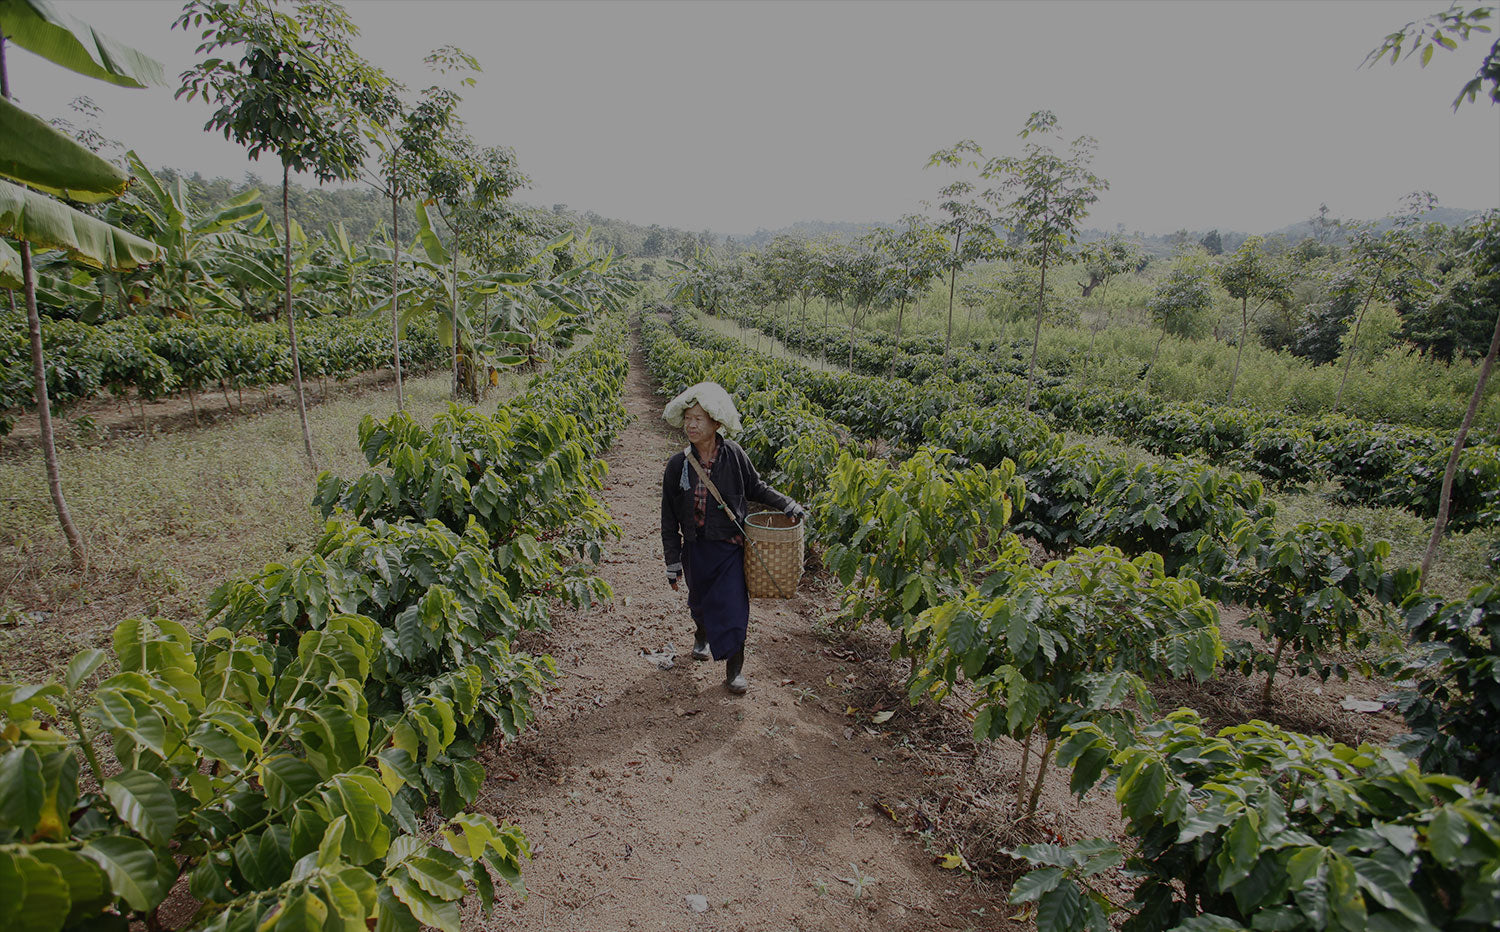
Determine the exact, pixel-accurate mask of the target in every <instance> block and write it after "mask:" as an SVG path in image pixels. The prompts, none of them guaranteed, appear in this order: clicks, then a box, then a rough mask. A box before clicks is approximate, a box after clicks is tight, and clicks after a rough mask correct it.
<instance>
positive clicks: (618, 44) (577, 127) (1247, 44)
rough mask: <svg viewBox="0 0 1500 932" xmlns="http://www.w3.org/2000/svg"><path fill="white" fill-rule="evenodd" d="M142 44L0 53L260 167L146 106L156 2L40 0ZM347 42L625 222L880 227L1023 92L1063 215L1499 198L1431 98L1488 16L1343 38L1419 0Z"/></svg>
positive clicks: (119, 131)
mask: <svg viewBox="0 0 1500 932" xmlns="http://www.w3.org/2000/svg"><path fill="white" fill-rule="evenodd" d="M55 2H56V5H57V6H58V7H59V8H61V9H64V10H66V11H68V12H71V13H72V14H73V15H75V16H78V17H79V18H81V19H83V20H85V21H86V22H88V23H90V24H91V25H93V26H95V27H96V28H98V29H100V30H101V31H104V32H106V33H108V34H110V35H111V36H113V37H114V38H116V39H118V40H120V41H123V42H125V43H127V44H129V45H132V46H134V47H136V48H138V49H140V50H142V51H144V52H146V53H148V54H150V55H153V56H154V57H156V58H157V59H158V60H160V61H161V62H162V63H163V64H164V65H165V66H166V70H167V73H168V76H169V78H170V79H171V81H172V83H173V85H174V86H173V87H171V88H152V89H149V90H133V91H131V90H122V89H116V88H113V87H110V86H108V85H105V84H102V83H99V82H94V81H90V80H88V79H85V78H81V77H78V76H75V75H72V74H70V73H67V72H63V71H62V70H61V69H58V68H56V67H55V66H52V65H50V64H47V63H44V62H41V61H40V60H38V59H36V58H35V57H34V56H31V55H30V54H29V53H26V52H24V51H21V50H15V51H14V52H13V54H11V55H9V56H8V60H9V65H10V75H11V88H12V92H13V93H14V94H16V95H17V96H18V98H19V99H20V100H21V102H22V103H23V104H25V105H26V106H28V107H29V108H30V109H32V110H34V111H36V112H39V113H41V114H42V115H44V116H49V117H50V116H54V115H58V114H63V113H66V111H67V103H68V101H69V100H70V99H71V98H72V97H74V96H75V95H78V94H88V95H89V96H91V97H92V98H93V99H94V100H95V101H96V102H97V103H99V104H100V105H101V106H103V107H104V108H105V110H106V112H107V115H106V117H105V118H104V120H103V121H102V123H101V125H100V129H102V130H103V132H105V134H106V135H109V136H111V137H113V138H116V139H119V140H121V141H123V142H124V143H126V144H127V145H129V146H132V147H134V148H136V149H137V150H138V151H139V152H140V153H141V155H142V157H143V158H144V159H145V160H146V162H147V163H148V164H150V165H153V166H159V165H170V166H173V167H176V168H180V169H183V170H187V171H195V170H196V171H200V172H202V173H203V174H205V175H209V176H214V175H223V176H227V177H230V178H235V179H238V178H239V177H240V176H241V175H243V173H244V172H245V171H246V169H247V168H248V169H250V170H253V171H255V172H256V173H258V174H259V175H261V176H262V177H264V178H268V179H279V175H280V171H279V166H277V165H274V164H271V163H268V162H266V161H262V162H260V163H258V164H257V163H251V162H249V161H248V160H247V159H246V157H245V155H244V150H243V149H241V148H240V147H239V146H236V145H233V144H232V143H228V142H226V141H224V139H223V138H222V137H219V136H214V135H212V134H208V133H205V132H204V131H203V123H204V121H205V119H206V118H207V115H208V111H207V109H206V108H205V107H203V106H202V105H201V104H190V103H185V102H182V101H176V100H174V99H173V97H172V94H173V91H174V90H175V84H176V75H177V74H178V73H180V72H181V71H182V70H183V69H184V68H186V67H187V66H188V65H189V64H191V63H192V62H193V60H194V52H193V50H194V48H195V47H196V44H197V41H196V36H190V35H188V34H185V33H184V32H182V31H181V30H172V29H170V28H169V27H170V25H171V22H172V20H173V18H174V17H175V15H176V13H177V12H178V10H179V9H180V6H181V5H180V4H179V3H175V2H146V0H112V2H97V0H88V2H84V0H55ZM346 5H347V6H348V8H349V9H350V11H351V13H352V14H353V17H354V19H355V20H356V21H357V22H358V23H359V26H360V28H361V36H360V38H359V40H358V45H357V50H358V51H359V52H360V53H361V54H363V55H364V56H365V57H366V58H368V59H370V60H371V61H373V62H374V63H375V64H377V65H379V66H381V67H382V68H384V69H386V70H387V71H388V72H390V73H391V74H392V75H393V76H395V77H397V78H398V79H400V80H402V81H404V82H406V83H407V84H409V85H411V86H414V87H422V86H425V85H427V84H429V83H432V79H431V77H430V75H428V73H427V72H426V71H425V69H424V66H423V65H422V57H423V56H424V55H425V54H426V52H427V51H429V50H430V49H432V48H434V47H437V46H440V45H445V44H457V45H459V46H461V47H463V48H464V49H465V50H467V51H469V52H471V53H472V54H474V55H475V56H476V57H477V58H479V59H480V61H481V62H482V63H483V66H484V73H483V74H482V75H481V76H480V77H479V83H478V86H477V87H475V88H472V89H469V90H467V91H465V102H464V105H463V111H462V112H463V115H464V117H465V119H466V121H467V123H468V125H469V128H470V130H471V132H472V134H473V135H474V137H475V138H476V139H477V140H478V141H479V142H481V143H483V144H503V145H508V146H512V147H514V148H515V149H516V151H517V154H518V155H519V158H520V163H521V166H522V168H523V169H524V170H525V171H526V172H527V173H528V174H530V175H531V177H532V179H533V186H532V188H531V189H530V190H528V191H525V192H523V193H522V195H521V198H522V199H523V200H526V201H528V202H531V203H536V204H542V205H551V204H554V203H565V204H567V205H568V206H569V207H572V208H574V209H575V210H580V211H583V210H593V211H597V212H599V213H600V214H603V215H605V216H611V217H619V218H622V219H626V220H631V221H634V222H637V223H643V224H649V223H661V224H664V225H669V226H676V227H683V228H687V229H692V230H702V229H711V230H714V231H715V232H720V233H749V232H753V231H754V230H756V229H758V228H767V229H776V228H779V227H782V226H786V225H788V224H791V223H793V222H795V221H798V220H852V221H888V220H894V219H896V218H898V217H899V216H901V215H902V214H905V213H908V212H911V211H914V210H918V209H920V204H921V201H922V200H923V199H931V198H933V196H934V193H935V191H936V189H937V188H938V187H939V186H940V185H941V184H942V183H943V182H944V181H945V177H944V176H942V175H940V173H939V171H938V170H936V169H931V170H924V169H923V165H924V164H925V163H926V160H927V157H928V156H929V155H930V154H931V153H932V152H933V151H935V150H937V149H939V148H943V147H945V146H948V145H951V144H953V143H954V142H957V141H958V140H960V139H964V138H972V139H974V140H976V141H977V142H979V143H980V144H981V145H982V146H983V147H984V150H985V153H986V154H987V155H998V154H1018V153H1019V147H1020V145H1021V143H1020V140H1018V139H1017V137H1016V133H1017V132H1018V131H1019V130H1020V128H1021V126H1022V125H1023V123H1024V122H1025V120H1026V117H1027V114H1029V113H1030V112H1031V111H1033V110H1038V109H1049V110H1052V111H1054V112H1055V113H1056V114H1057V115H1058V118H1059V120H1060V127H1061V130H1062V132H1063V133H1064V134H1065V135H1066V136H1068V137H1069V138H1071V137H1073V136H1077V135H1082V134H1088V135H1091V136H1094V137H1095V138H1097V139H1098V141H1099V151H1098V155H1097V157H1096V159H1095V162H1094V169H1095V171H1096V172H1097V173H1098V174H1100V175H1102V176H1103V177H1104V178H1106V179H1108V181H1109V183H1110V190H1109V191H1107V192H1105V193H1104V195H1103V196H1102V197H1101V198H1100V200H1099V202H1098V203H1097V204H1096V205H1095V207H1094V209H1093V212H1092V213H1091V215H1090V217H1089V219H1088V220H1087V221H1086V224H1087V225H1089V226H1097V227H1100V228H1104V229H1112V228H1114V227H1115V225H1116V224H1124V226H1125V227H1126V229H1131V230H1134V229H1140V230H1144V231H1147V232H1167V231H1171V230H1175V229H1178V228H1180V227H1186V228H1189V229H1194V230H1200V229H1201V230H1206V229H1209V228H1212V227H1218V228H1220V229H1224V230H1231V229H1232V230H1241V231H1246V232H1265V231H1268V230H1270V229H1274V228H1276V227H1279V226H1282V225H1284V224H1287V223H1291V222H1294V221H1296V220H1300V219H1304V218H1306V217H1307V216H1308V215H1310V214H1311V213H1313V212H1314V211H1315V210H1316V209H1317V207H1318V204H1319V203H1323V202H1326V203H1327V204H1328V207H1329V209H1330V211H1331V212H1332V214H1333V215H1334V216H1338V217H1356V218H1373V217H1378V216H1382V215H1384V214H1386V213H1389V212H1391V211H1393V210H1394V209H1396V208H1397V206H1398V200H1399V199H1400V197H1401V196H1402V195H1403V194H1406V193H1408V192H1411V191H1414V190H1430V191H1432V192H1433V193H1434V194H1436V195H1437V196H1438V198H1439V200H1440V201H1441V203H1442V204H1444V205H1447V206H1452V207H1463V208H1473V209H1483V208H1489V207H1496V206H1500V106H1494V105H1491V104H1490V103H1489V102H1488V101H1487V100H1485V99H1484V98H1482V97H1481V98H1480V99H1479V101H1478V102H1476V103H1474V104H1465V105H1464V106H1463V107H1461V108H1460V109H1459V111H1458V112H1457V113H1456V114H1455V113H1454V112H1453V110H1452V109H1451V107H1450V103H1451V101H1452V100H1453V97H1454V96H1455V94H1456V93H1457V90H1458V88H1459V87H1460V86H1462V84H1463V83H1464V82H1465V81H1466V80H1468V78H1470V77H1471V76H1472V75H1473V74H1474V72H1475V71H1476V70H1477V68H1478V65H1479V62H1480V60H1481V59H1482V58H1483V55H1484V53H1485V51H1486V50H1487V49H1488V47H1489V45H1490V43H1491V42H1492V41H1493V38H1494V36H1493V34H1492V35H1490V36H1485V37H1476V38H1474V39H1471V40H1470V41H1469V42H1468V43H1467V44H1464V45H1460V46H1459V49H1458V50H1457V51H1456V52H1448V53H1443V52H1439V53H1438V55H1436V56H1435V57H1434V59H1433V62H1432V64H1431V65H1429V66H1428V68H1426V69H1425V70H1423V69H1420V68H1418V67H1417V64H1416V62H1415V61H1409V62H1405V63H1403V64H1401V65H1399V66H1396V67H1391V66H1388V65H1384V64H1382V65H1380V66H1378V67H1376V68H1373V69H1370V68H1366V69H1361V68H1359V65H1360V63H1361V61H1362V60H1363V59H1364V56H1365V54H1366V53H1367V52H1368V51H1369V50H1370V49H1372V48H1374V47H1376V46H1377V45H1379V44H1380V42H1381V40H1382V38H1383V37H1384V36H1385V34H1386V33H1388V32H1391V31H1394V30H1395V29H1396V28H1398V27H1400V26H1401V25H1403V24H1404V23H1406V22H1408V21H1409V20H1413V19H1418V18H1421V17H1424V16H1426V15H1428V14H1430V13H1433V12H1437V11H1441V10H1443V9H1446V8H1447V6H1448V4H1447V3H1446V2H1430V0H1428V2H1421V0H1391V2H1368V0H1366V2H1354V0H1345V2H1290V0H1288V2H1277V0H1263V2H1199V3H1189V2H1159V3H1146V2H1132V0H1119V2H1112V3H1092V2H1081V0H1080V2H1052V3H998V2H996V3H981V2H962V3H938V2H924V3H897V2H885V3H874V2H857V0H844V2H823V3H791V2H785V3H783V2H743V3H741V2H697V3H694V2H686V0H681V2H653V3H640V2H632V0H618V2H607V3H586V2H581V0H569V2H551V3H501V2H479V0H471V2H438V0H423V2H420V3H412V2H402V0H350V2H347V3H346Z"/></svg>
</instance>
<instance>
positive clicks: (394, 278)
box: [391, 194, 406, 411]
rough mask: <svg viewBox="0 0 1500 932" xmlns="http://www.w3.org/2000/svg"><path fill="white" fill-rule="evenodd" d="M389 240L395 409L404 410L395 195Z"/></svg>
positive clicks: (399, 225)
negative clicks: (393, 251) (392, 252)
mask: <svg viewBox="0 0 1500 932" xmlns="http://www.w3.org/2000/svg"><path fill="white" fill-rule="evenodd" d="M391 242H393V243H395V244H396V255H395V257H394V258H393V259H391V353H392V357H393V359H394V361H395V365H396V410H397V411H405V410H406V399H405V396H404V395H403V394H402V389H401V312H400V311H399V310H398V308H399V305H400V302H401V213H400V211H399V210H398V201H397V199H396V195H394V194H392V195H391Z"/></svg>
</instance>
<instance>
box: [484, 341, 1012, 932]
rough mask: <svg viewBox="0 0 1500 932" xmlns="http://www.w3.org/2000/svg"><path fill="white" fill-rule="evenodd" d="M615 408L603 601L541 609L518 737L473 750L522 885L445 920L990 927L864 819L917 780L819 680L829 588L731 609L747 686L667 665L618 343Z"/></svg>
mask: <svg viewBox="0 0 1500 932" xmlns="http://www.w3.org/2000/svg"><path fill="white" fill-rule="evenodd" d="M625 403H626V407H627V408H628V409H629V411H630V412H631V414H633V415H634V416H635V420H634V421H633V423H632V424H631V425H630V426H629V427H628V428H626V430H625V431H624V432H623V433H622V434H621V436H620V438H619V439H618V440H617V441H616V443H615V445H614V447H613V449H612V450H611V451H610V454H609V457H608V460H609V465H610V475H609V479H608V482H607V485H606V487H605V489H604V493H603V498H604V501H605V504H606V505H607V506H608V508H609V510H610V512H611V514H612V515H613V516H614V518H615V520H616V521H618V522H619V524H620V526H621V527H622V529H623V531H624V535H623V538H622V539H621V540H620V541H618V542H616V544H615V545H614V546H613V547H611V548H610V549H609V551H608V553H607V556H606V559H605V561H604V565H603V566H601V567H600V572H601V574H602V575H603V577H604V578H605V579H607V580H608V581H609V583H610V585H611V586H613V588H614V591H615V600H614V602H613V603H612V604H610V605H607V606H601V607H599V608H595V609H591V610H589V611H585V612H564V613H559V614H558V615H557V617H556V618H555V619H554V627H553V630H552V631H551V632H549V633H548V634H547V635H545V636H544V637H542V638H539V639H538V640H539V641H540V643H537V644H533V645H529V646H530V647H532V648H533V649H539V650H546V651H548V652H550V653H551V654H552V655H553V656H554V657H555V658H556V659H557V662H558V667H559V677H558V682H557V685H556V687H555V688H554V689H553V691H552V692H551V693H550V694H549V696H548V700H547V702H546V704H545V707H544V708H543V709H542V710H541V712H540V715H539V721H538V724H537V726H536V727H535V728H533V729H532V730H531V731H529V732H528V733H527V734H526V735H525V736H523V737H522V738H520V739H519V740H516V741H514V742H510V743H509V744H507V745H504V746H502V747H498V748H496V749H494V750H491V751H487V752H486V754H485V763H486V768H487V771H488V774H489V778H488V781H487V783H486V785H485V787H484V789H483V791H482V792H481V799H480V801H479V803H478V804H477V805H478V806H479V807H480V808H482V809H484V810H486V811H489V812H491V813H492V814H494V815H495V816H496V817H498V818H501V819H505V820H509V821H511V822H514V823H516V824H517V825H519V826H520V827H521V828H523V829H524V830H525V832H526V835H527V837H528V838H529V839H530V841H531V844H532V846H533V848H534V850H535V854H536V856H535V858H534V860H533V861H532V862H531V863H530V864H529V865H528V866H527V867H526V870H525V872H524V874H525V878H526V884H527V888H528V890H529V896H528V897H527V898H526V899H524V900H521V899H516V898H512V899H511V901H510V902H508V903H507V902H502V904H501V905H499V906H498V907H497V911H496V912H495V913H494V914H493V915H492V916H491V917H489V918H488V919H485V918H483V917H482V916H481V915H480V914H479V913H478V911H477V909H472V908H471V912H470V913H469V914H467V915H466V917H465V927H466V928H492V929H534V930H548V932H554V930H583V929H637V928H640V929H657V928H666V929H694V930H699V929H702V930H708V929H732V930H786V929H805V930H834V929H838V930H845V929H848V928H850V927H851V926H852V927H862V928H877V929H891V930H906V929H913V930H915V929H934V928H943V929H965V928H986V927H991V926H993V925H999V924H1001V923H1002V920H1001V919H1000V916H999V915H997V911H996V908H995V907H996V904H995V903H994V902H993V901H991V900H989V899H988V898H987V897H983V896H980V895H979V894H978V893H977V892H976V890H975V888H974V886H973V884H972V883H971V882H970V881H969V879H968V878H967V877H965V876H964V875H963V874H962V873H961V872H957V871H945V870H941V869H940V868H938V867H937V866H935V865H934V864H933V863H932V860H931V857H930V855H929V854H928V853H927V852H925V851H923V850H922V848H921V846H920V843H919V842H918V841H917V840H916V839H915V838H914V837H912V836H911V835H910V834H908V833H907V832H906V831H905V830H904V829H903V828H902V827H901V826H898V825H896V824H895V823H894V822H893V820H892V818H891V817H890V816H888V815H887V814H886V812H885V811H884V808H883V804H889V805H896V804H897V803H898V801H900V800H902V799H907V798H911V797H912V796H915V795H918V794H920V793H921V791H922V787H923V785H924V780H925V779H927V778H926V777H924V775H923V774H922V772H921V771H920V769H919V767H918V765H916V764H913V763H911V762H910V760H909V757H910V756H909V755H905V754H903V753H899V751H900V749H898V748H896V747H895V746H894V745H893V744H892V743H891V741H889V740H888V739H887V737H886V736H883V735H880V734H876V733H874V732H873V731H871V730H869V729H867V728H865V727H862V726H858V725H856V724H855V723H854V722H853V720H851V719H850V718H848V717H846V716H845V715H844V714H843V712H844V709H843V708H842V701H843V694H842V693H841V692H840V691H839V690H838V689H837V688H835V687H834V685H833V684H836V683H838V684H842V683H843V682H844V681H845V678H846V677H847V676H849V675H850V674H851V672H853V670H854V665H852V664H850V663H849V662H848V660H847V655H845V656H843V657H841V655H840V654H841V652H839V651H837V650H835V649H834V648H832V647H831V646H830V645H829V644H828V643H827V642H826V641H824V640H822V639H820V638H819V637H818V636H816V635H815V634H814V633H813V632H812V627H813V625H814V622H815V621H816V620H817V619H818V618H820V617H822V616H823V615H824V613H826V612H829V611H830V610H831V609H832V608H833V607H835V606H836V604H837V595H836V593H835V592H833V591H829V590H827V589H826V588H820V586H819V583H818V582H817V581H811V580H807V579H804V581H803V594H802V595H801V596H799V598H798V599H796V600H793V601H791V602H780V601H767V600H756V601H754V602H752V604H751V610H750V634H749V641H748V649H747V657H746V663H745V674H746V676H747V677H749V679H750V682H751V689H750V692H749V693H748V695H745V696H740V697H736V696H732V695H731V694H729V693H728V692H727V691H726V690H725V689H724V685H723V675H724V674H723V670H724V665H723V664H722V663H695V662H694V661H693V660H692V659H691V657H689V655H688V651H689V650H690V648H691V646H692V623H691V621H690V620H689V619H688V614H687V603H686V592H685V591H683V592H674V591H673V590H671V589H670V588H668V586H667V585H666V581H665V574H664V570H663V564H662V559H661V540H660V530H659V522H658V516H659V510H660V488H661V486H660V482H661V473H662V468H663V465H664V463H665V462H666V460H667V458H668V457H669V456H670V455H671V454H672V453H673V452H675V451H676V450H678V449H680V448H681V447H682V446H683V445H684V440H683V439H682V436H681V434H680V433H679V432H676V431H673V430H672V429H671V428H670V427H668V426H667V425H666V423H665V422H664V421H662V419H661V407H662V404H663V401H662V399H661V398H659V397H658V396H656V395H655V394H653V392H652V387H651V384H650V381H649V376H648V375H647V372H646V368H645V362H644V359H643V358H642V357H641V355H640V353H639V351H638V350H637V351H636V352H634V353H633V355H632V358H631V371H630V376H629V379H628V382H627V384H626V389H625ZM809 590H811V591H809ZM663 648H666V649H667V650H668V651H675V652H676V653H677V658H676V663H675V665H674V666H673V667H672V668H671V669H667V670H662V669H659V667H658V666H657V664H656V663H655V662H654V661H653V660H650V659H648V658H647V657H645V656H643V655H642V653H641V651H642V649H645V650H647V651H661V650H662V649H663ZM690 896H701V897H704V898H705V899H706V901H707V903H708V909H707V911H706V912H695V911H693V910H692V909H691V908H690V905H689V903H688V900H687V897H690ZM700 905H701V904H700ZM982 907H988V909H987V910H985V909H982Z"/></svg>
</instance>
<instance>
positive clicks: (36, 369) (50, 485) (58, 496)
mask: <svg viewBox="0 0 1500 932" xmlns="http://www.w3.org/2000/svg"><path fill="white" fill-rule="evenodd" d="M5 96H6V99H7V100H8V99H9V98H10V95H9V94H7V95H5ZM17 245H18V246H19V247H20V251H21V284H22V287H23V289H24V291H25V295H26V325H27V329H28V330H29V331H30V335H31V377H32V379H33V380H34V381H35V383H36V392H35V394H36V413H37V420H38V422H39V423H40V427H41V432H42V458H43V459H44V460H45V461H46V464H47V489H48V491H50V492H51V493H52V506H53V507H54V508H55V509H56V510H57V521H58V523H59V524H61V525H62V531H63V536H64V537H66V538H67V539H68V550H69V551H70V552H71V553H72V555H73V567H74V568H75V569H77V570H78V571H79V572H82V571H83V569H84V567H85V566H86V565H87V556H88V554H87V551H85V550H84V546H83V537H82V536H81V535H80V534H79V533H78V528H77V527H76V526H74V524H73V516H72V514H71V513H69V511H68V502H67V499H65V498H63V489H62V472H61V470H59V469H58V466H57V445H56V444H55V443H54V442H53V439H52V406H51V404H50V399H49V398H48V397H47V361H46V358H45V356H43V354H42V318H41V315H40V314H38V313H37V309H36V278H35V273H34V271H33V270H32V267H31V244H30V243H28V242H26V240H24V239H23V240H20V241H18V243H17ZM10 310H11V313H15V310H16V293H15V292H14V291H12V292H11V293H10Z"/></svg>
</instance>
